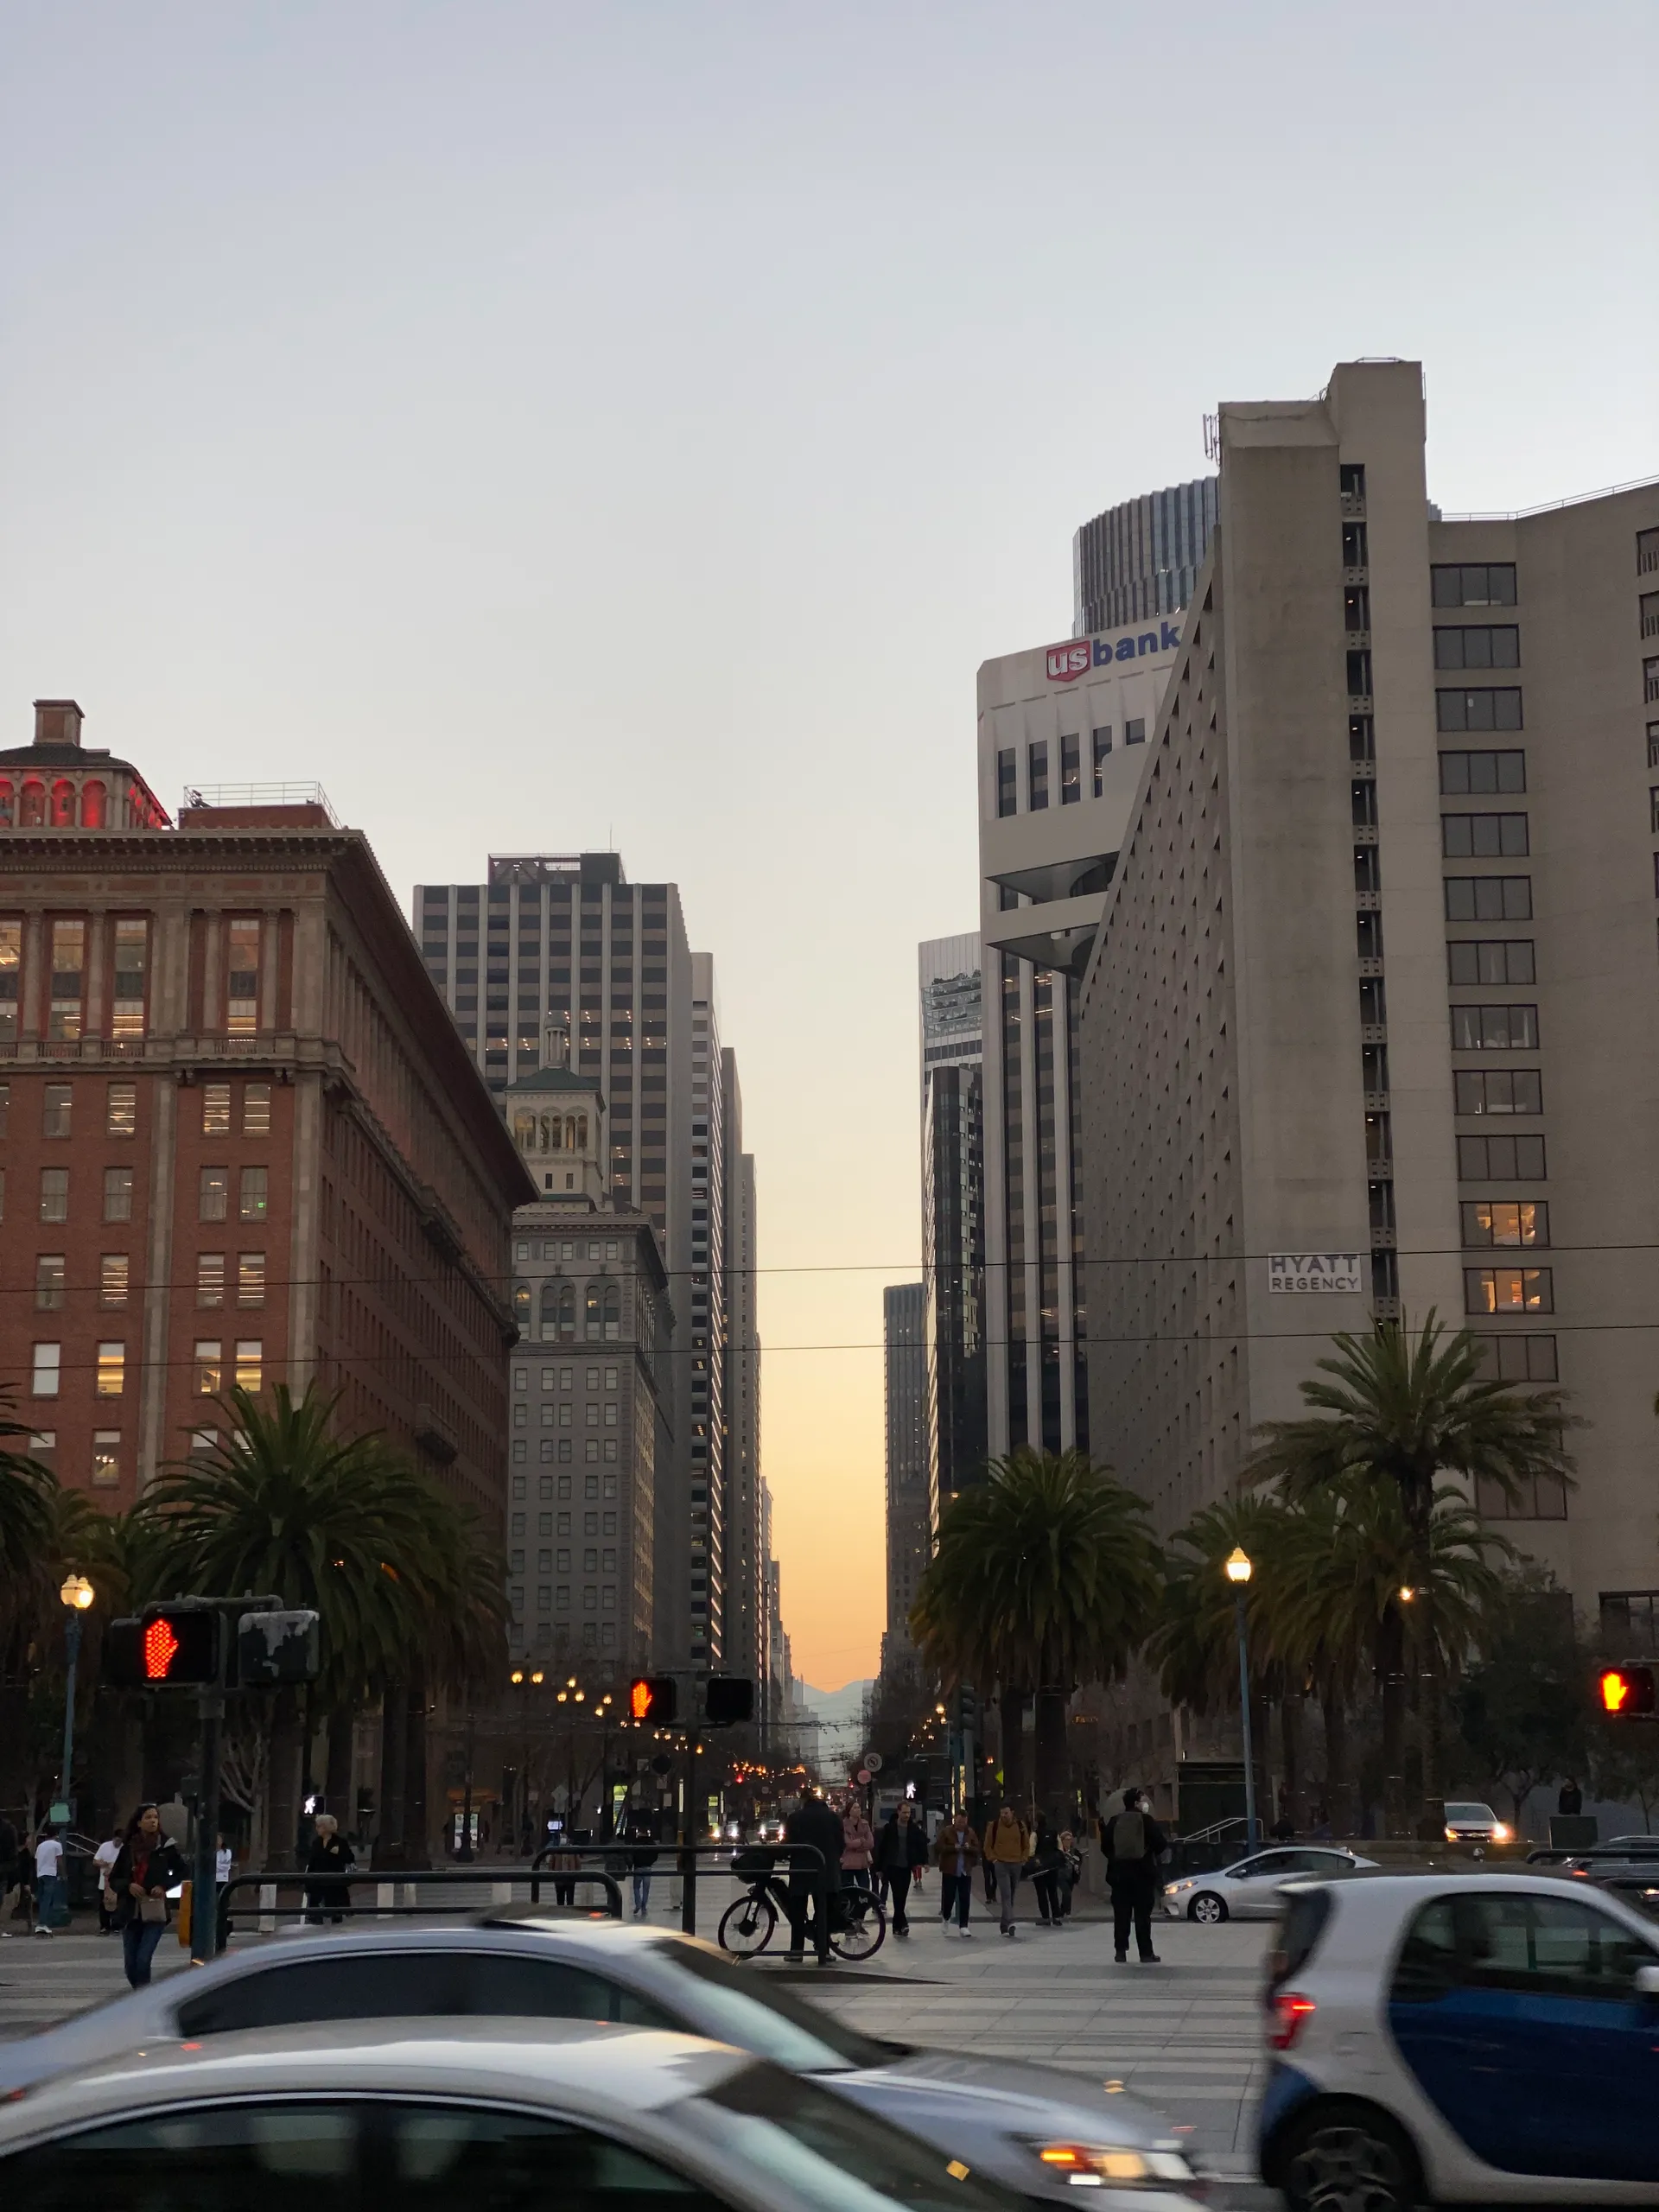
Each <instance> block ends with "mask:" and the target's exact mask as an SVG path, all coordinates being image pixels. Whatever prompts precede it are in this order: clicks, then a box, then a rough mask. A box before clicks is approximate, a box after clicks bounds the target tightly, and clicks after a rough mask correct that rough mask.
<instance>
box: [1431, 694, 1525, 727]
mask: <svg viewBox="0 0 1659 2212" xmlns="http://www.w3.org/2000/svg"><path fill="white" fill-rule="evenodd" d="M1434 720H1435V727H1436V728H1438V729H1440V730H1443V731H1446V732H1448V733H1452V734H1456V733H1458V732H1459V731H1462V730H1482V729H1519V728H1522V721H1521V693H1520V690H1519V688H1518V687H1517V686H1507V685H1506V686H1503V687H1497V686H1494V687H1491V688H1489V689H1484V690H1478V691H1437V692H1436V693H1435V694H1434Z"/></svg>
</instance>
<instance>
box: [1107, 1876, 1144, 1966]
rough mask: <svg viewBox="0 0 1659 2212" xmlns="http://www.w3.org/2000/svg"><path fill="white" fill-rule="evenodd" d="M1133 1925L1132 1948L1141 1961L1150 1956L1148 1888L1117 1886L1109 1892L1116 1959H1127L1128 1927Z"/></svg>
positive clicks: (1113, 1946) (1127, 1885)
mask: <svg viewBox="0 0 1659 2212" xmlns="http://www.w3.org/2000/svg"><path fill="white" fill-rule="evenodd" d="M1131 1920H1133V1922H1134V1923H1135V1948H1136V1950H1137V1951H1139V1953H1140V1954H1141V1957H1142V1958H1143V1959H1149V1958H1150V1957H1151V1956H1152V1885H1151V1884H1150V1883H1141V1882H1136V1883H1135V1884H1133V1885H1131V1884H1128V1883H1124V1884H1121V1885H1119V1886H1118V1887H1117V1888H1116V1889H1114V1890H1113V1891H1112V1936H1113V1943H1112V1948H1113V1950H1114V1951H1115V1952H1116V1955H1117V1956H1118V1957H1119V1958H1120V1959H1126V1958H1128V1955H1129V1923H1130V1922H1131Z"/></svg>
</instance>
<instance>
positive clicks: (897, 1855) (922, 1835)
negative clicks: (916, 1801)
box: [875, 1813, 928, 1874]
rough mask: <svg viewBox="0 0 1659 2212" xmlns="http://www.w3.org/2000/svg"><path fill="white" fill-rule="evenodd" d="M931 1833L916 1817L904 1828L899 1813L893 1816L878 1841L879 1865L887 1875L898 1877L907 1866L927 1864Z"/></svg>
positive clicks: (876, 1854) (876, 1848)
mask: <svg viewBox="0 0 1659 2212" xmlns="http://www.w3.org/2000/svg"><path fill="white" fill-rule="evenodd" d="M927 1858H928V1852H927V1829H926V1827H925V1826H924V1824H923V1823H922V1822H921V1821H918V1819H917V1818H916V1816H915V1815H914V1814H913V1813H912V1815H911V1817H910V1820H909V1821H908V1822H907V1823H906V1825H905V1826H904V1827H899V1815H898V1814H897V1813H889V1814H888V1815H887V1819H886V1820H885V1821H882V1823H881V1829H880V1834H878V1835H877V1837H876V1839H875V1864H876V1866H878V1868H879V1869H880V1872H882V1873H884V1874H897V1873H899V1872H901V1871H902V1869H904V1868H905V1867H906V1866H926V1864H927Z"/></svg>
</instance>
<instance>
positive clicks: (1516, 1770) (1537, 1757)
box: [1457, 1568, 1645, 1830]
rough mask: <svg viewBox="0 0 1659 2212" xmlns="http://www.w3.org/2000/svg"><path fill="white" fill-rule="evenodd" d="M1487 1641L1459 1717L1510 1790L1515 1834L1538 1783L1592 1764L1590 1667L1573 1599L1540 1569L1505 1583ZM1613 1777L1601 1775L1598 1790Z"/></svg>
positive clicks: (1489, 1768)
mask: <svg viewBox="0 0 1659 2212" xmlns="http://www.w3.org/2000/svg"><path fill="white" fill-rule="evenodd" d="M1482 1644H1483V1649H1482V1651H1481V1654H1480V1657H1479V1659H1478V1662H1477V1663H1476V1664H1475V1665H1474V1666H1473V1667H1471V1669H1470V1670H1469V1675H1468V1677H1467V1679H1466V1681H1465V1682H1464V1684H1463V1688H1462V1690H1461V1693H1460V1694H1459V1698H1458V1701H1457V1703H1458V1719H1459V1724H1460V1726H1461V1728H1462V1731H1463V1739H1464V1741H1465V1744H1466V1745H1468V1747H1469V1749H1470V1751H1471V1752H1473V1753H1474V1755H1475V1756H1476V1758H1478V1759H1479V1760H1480V1761H1481V1763H1482V1770H1483V1772H1484V1774H1486V1775H1487V1776H1489V1777H1491V1779H1492V1780H1493V1781H1495V1782H1499V1783H1502V1784H1503V1788H1504V1789H1506V1790H1508V1792H1509V1794H1510V1802H1511V1804H1512V1805H1513V1807H1514V1813H1515V1821H1516V1827H1517V1830H1518V1828H1519V1826H1520V1821H1521V1808H1522V1804H1523V1803H1524V1802H1526V1799H1527V1796H1528V1795H1529V1792H1530V1791H1531V1790H1532V1789H1535V1787H1536V1786H1537V1785H1538V1783H1541V1782H1552V1781H1554V1780H1555V1779H1556V1778H1557V1777H1560V1776H1561V1775H1564V1774H1576V1773H1578V1772H1580V1771H1581V1770H1583V1768H1584V1767H1585V1766H1586V1764H1588V1761H1587V1759H1586V1752H1587V1751H1588V1748H1589V1729H1588V1726H1587V1722H1588V1697H1589V1689H1588V1683H1589V1675H1590V1662H1589V1660H1588V1658H1587V1656H1586V1654H1585V1653H1584V1652H1583V1650H1582V1649H1581V1648H1580V1643H1579V1640H1578V1637H1577V1636H1576V1635H1575V1633H1574V1631H1573V1608H1572V1601H1571V1599H1569V1598H1568V1596H1567V1592H1565V1591H1563V1590H1557V1589H1555V1588H1554V1586H1553V1585H1552V1584H1551V1582H1550V1580H1549V1578H1548V1576H1547V1575H1545V1574H1543V1573H1541V1572H1540V1571H1539V1570H1538V1569H1537V1568H1530V1569H1528V1570H1525V1571H1523V1572H1520V1573H1514V1574H1511V1575H1510V1576H1509V1577H1507V1578H1506V1580H1505V1582H1504V1585H1503V1590H1502V1592H1501V1593H1500V1596H1499V1599H1498V1602H1497V1604H1496V1605H1494V1606H1493V1607H1492V1609H1491V1617H1490V1620H1489V1623H1488V1626H1487V1628H1486V1630H1485V1632H1484V1635H1483V1637H1482ZM1609 1778H1610V1777H1608V1776H1606V1775H1605V1773H1604V1772H1602V1771H1598V1774H1597V1777H1596V1780H1597V1787H1598V1789H1603V1788H1604V1787H1605V1783H1606V1781H1607V1780H1608V1779H1609ZM1607 1794H1609V1795H1618V1794H1623V1793H1620V1792H1614V1791H1609V1792H1608V1793H1607ZM1643 1809H1644V1810H1645V1807H1644V1808H1643Z"/></svg>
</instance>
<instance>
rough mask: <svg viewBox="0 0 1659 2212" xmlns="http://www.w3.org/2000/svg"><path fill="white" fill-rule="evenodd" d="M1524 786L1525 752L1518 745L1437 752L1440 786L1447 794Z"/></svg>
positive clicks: (1475, 794) (1476, 793)
mask: <svg viewBox="0 0 1659 2212" xmlns="http://www.w3.org/2000/svg"><path fill="white" fill-rule="evenodd" d="M1526 788H1527V756H1526V754H1525V753H1523V752H1522V751H1521V749H1520V747H1514V748H1513V749H1511V750H1510V751H1506V752H1503V753H1459V752H1452V751H1448V752H1445V753H1441V755H1440V790H1441V791H1442V793H1443V794H1444V795H1445V797H1446V798H1463V797H1464V796H1465V793H1466V794H1467V795H1468V796H1470V797H1471V798H1474V797H1478V796H1479V795H1480V794H1481V793H1483V792H1485V791H1525V789H1526Z"/></svg>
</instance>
